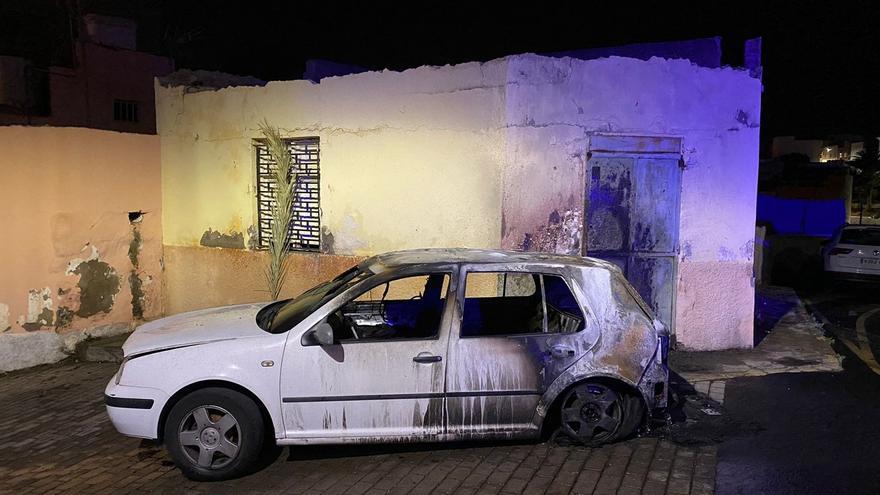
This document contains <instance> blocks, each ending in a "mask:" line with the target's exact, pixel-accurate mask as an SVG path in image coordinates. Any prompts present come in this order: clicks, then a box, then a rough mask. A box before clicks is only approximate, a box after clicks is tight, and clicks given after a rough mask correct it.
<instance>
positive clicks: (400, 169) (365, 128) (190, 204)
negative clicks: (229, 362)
mask: <svg viewBox="0 0 880 495" xmlns="http://www.w3.org/2000/svg"><path fill="white" fill-rule="evenodd" d="M504 66H505V64H504V63H503V62H500V61H499V62H494V63H489V64H483V65H481V64H477V63H473V64H465V65H461V66H457V67H456V68H455V69H454V70H451V69H449V68H426V69H418V70H411V71H406V72H403V73H391V72H387V73H364V74H358V75H352V76H347V77H344V78H328V79H324V80H323V82H322V83H321V84H312V83H310V82H307V81H286V82H272V83H269V84H268V85H267V86H265V87H262V88H254V87H248V88H228V89H224V90H220V91H203V92H199V93H187V92H185V90H184V88H182V87H171V88H164V87H161V86H158V85H157V88H156V92H157V102H158V104H157V111H158V131H159V134H160V135H161V137H162V194H163V204H164V208H165V213H164V219H163V231H164V243H165V245H166V246H167V247H168V248H169V249H168V252H169V253H175V254H180V255H181V256H180V257H177V256H170V255H169V256H168V258H167V260H166V261H167V263H166V269H167V272H168V274H169V277H168V306H169V310H170V311H176V310H185V309H194V308H199V307H207V306H211V305H212V304H213V303H214V302H216V300H218V299H219V300H223V301H225V302H245V301H251V300H254V299H255V298H262V299H265V298H266V295H265V292H261V291H263V290H264V287H265V285H264V284H263V283H262V278H261V277H262V272H261V270H262V267H261V265H260V264H259V262H257V261H256V259H255V258H254V256H255V255H256V254H254V255H251V256H246V255H242V253H241V252H240V251H238V250H235V249H227V248H217V247H205V246H200V242H201V239H202V237H203V234H204V233H205V232H206V231H208V230H213V231H220V233H221V234H222V235H228V236H237V235H242V236H243V238H244V243H243V244H244V245H251V244H252V239H251V236H252V235H255V233H256V231H255V225H256V223H257V212H256V197H255V192H254V191H255V180H256V173H255V168H254V167H255V158H254V148H253V142H252V140H253V139H254V138H258V137H260V134H259V131H258V123H259V122H260V121H262V120H263V119H264V118H265V119H267V120H268V121H269V122H271V123H272V124H273V125H277V126H279V127H281V128H282V129H283V132H284V134H285V135H286V136H290V137H296V136H318V137H320V139H321V198H322V199H321V225H322V231H323V236H322V237H323V239H322V241H323V245H324V252H325V253H327V254H336V255H343V256H353V257H355V258H352V259H351V260H348V261H347V263H350V264H354V261H356V259H359V258H356V257H362V256H365V255H369V254H373V253H377V252H383V251H389V250H394V249H404V248H418V247H441V246H450V245H452V246H468V247H497V246H498V245H499V243H500V231H501V227H500V215H499V210H500V205H501V197H500V193H501V187H500V176H501V172H500V165H501V163H502V160H501V155H502V153H503V149H504V147H503V143H502V139H503V137H504V133H503V132H502V131H501V129H502V127H503V125H502V118H503V109H504V105H503V98H504V88H503V85H502V81H503V80H504V77H505V74H504ZM184 253H185V254H184ZM295 256H296V257H309V258H312V257H314V255H310V254H304V255H300V254H297V255H295ZM184 259H186V260H188V261H186V263H183V260H184ZM178 260H179V261H181V263H178V262H177V261H178ZM240 260H248V261H247V262H246V263H248V265H247V266H249V267H250V268H249V270H250V272H249V273H251V275H244V276H243V277H244V279H246V280H247V282H246V283H244V286H242V287H232V286H227V285H225V284H221V288H219V291H221V292H224V291H228V293H227V294H225V295H217V294H216V292H217V291H218V288H217V287H215V289H214V292H215V294H214V295H211V296H208V295H205V296H204V297H198V296H191V297H186V298H185V299H180V298H178V295H183V294H198V293H201V292H204V287H205V285H204V283H205V282H206V281H211V280H217V279H216V278H215V276H210V277H207V278H204V277H200V276H191V275H190V273H191V266H192V264H193V263H195V264H196V266H200V267H203V268H199V269H198V270H203V271H202V273H215V274H217V275H216V277H219V276H220V275H219V274H220V273H221V272H222V271H223V270H224V268H223V267H227V268H225V269H231V267H233V266H237V265H235V263H239V262H240ZM296 263H298V264H299V263H301V262H300V261H296ZM319 265H320V267H321V268H320V269H319V270H318V271H317V272H315V271H305V272H303V271H294V272H293V274H292V276H291V284H289V285H288V287H287V291H286V292H285V294H290V293H297V292H298V291H300V290H301V289H302V288H305V287H307V286H309V285H310V284H314V283H315V282H317V281H318V280H320V279H322V278H325V277H326V276H332V275H335V274H337V273H338V272H339V271H341V270H342V269H343V268H347V266H344V265H345V263H342V262H340V264H338V265H337V264H330V265H326V264H325V263H324V262H323V261H322V262H320V263H319ZM211 266H214V268H211ZM325 266H328V267H332V269H331V270H329V271H328V269H325V268H324V267H325ZM349 266H350V265H349ZM334 271H335V273H334ZM258 300H259V299H258Z"/></svg>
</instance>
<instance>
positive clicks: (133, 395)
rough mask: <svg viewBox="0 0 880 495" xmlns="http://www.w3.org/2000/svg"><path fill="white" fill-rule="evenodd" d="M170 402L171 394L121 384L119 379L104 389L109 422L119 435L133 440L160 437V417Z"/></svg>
mask: <svg viewBox="0 0 880 495" xmlns="http://www.w3.org/2000/svg"><path fill="white" fill-rule="evenodd" d="M167 401H168V395H167V394H165V392H163V391H161V390H159V389H155V388H148V387H132V386H129V385H118V384H116V377H113V378H111V379H110V383H108V384H107V387H106V388H105V389H104V403H105V404H106V406H107V415H108V416H110V422H111V423H113V426H114V427H115V428H116V430H117V431H118V432H119V433H122V434H123V435H126V436H130V437H137V438H147V439H155V438H158V437H159V435H158V431H159V415H160V414H161V413H162V407H163V406H164V405H165V403H166V402H167Z"/></svg>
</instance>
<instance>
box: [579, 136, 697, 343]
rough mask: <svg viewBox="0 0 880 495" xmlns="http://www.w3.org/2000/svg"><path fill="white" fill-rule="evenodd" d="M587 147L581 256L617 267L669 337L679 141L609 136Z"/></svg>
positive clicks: (671, 321) (676, 236)
mask: <svg viewBox="0 0 880 495" xmlns="http://www.w3.org/2000/svg"><path fill="white" fill-rule="evenodd" d="M592 144H593V145H592V146H591V153H590V159H589V161H588V163H587V184H586V187H587V194H586V198H587V205H586V210H587V222H586V223H587V229H586V242H585V243H584V246H585V250H586V254H587V255H588V256H594V257H597V258H602V259H605V260H608V261H611V262H613V263H615V264H616V265H618V266H619V267H620V268H621V270H623V272H624V274H625V275H626V278H627V279H628V280H629V281H630V283H632V284H633V286H634V287H635V288H636V289H637V290H638V291H639V294H641V296H642V298H643V299H644V300H645V302H647V303H648V305H650V306H651V308H652V309H653V310H654V312H655V313H656V314H657V316H658V317H659V318H660V320H661V321H662V322H663V323H664V324H665V325H666V326H667V328H669V330H670V331H671V332H672V331H674V328H675V327H674V324H675V321H674V320H675V279H676V261H677V259H678V230H679V202H680V200H679V198H680V190H681V166H680V163H681V154H680V149H681V148H680V141H679V140H678V139H674V138H645V137H631V136H614V137H613V139H612V138H607V137H606V138H604V139H596V138H595V137H594V139H593V143H592ZM597 148H598V149H597Z"/></svg>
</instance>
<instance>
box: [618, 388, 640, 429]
mask: <svg viewBox="0 0 880 495" xmlns="http://www.w3.org/2000/svg"><path fill="white" fill-rule="evenodd" d="M622 395H623V409H624V413H623V420H622V421H621V424H620V428H619V429H618V430H617V436H616V437H615V438H614V441H618V440H625V439H627V438H629V437H631V436H632V435H633V434H634V433H635V432H636V430H637V429H638V428H639V425H641V424H642V420H643V419H644V416H645V405H644V402H642V398H641V397H639V396H638V395H636V394H634V393H631V392H630V393H622Z"/></svg>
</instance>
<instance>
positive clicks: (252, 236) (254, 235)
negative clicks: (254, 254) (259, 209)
mask: <svg viewBox="0 0 880 495" xmlns="http://www.w3.org/2000/svg"><path fill="white" fill-rule="evenodd" d="M247 235H248V242H247V247H248V249H250V250H251V251H258V250H259V249H260V233H259V232H258V231H257V226H256V225H251V226H249V227H248V228H247Z"/></svg>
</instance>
